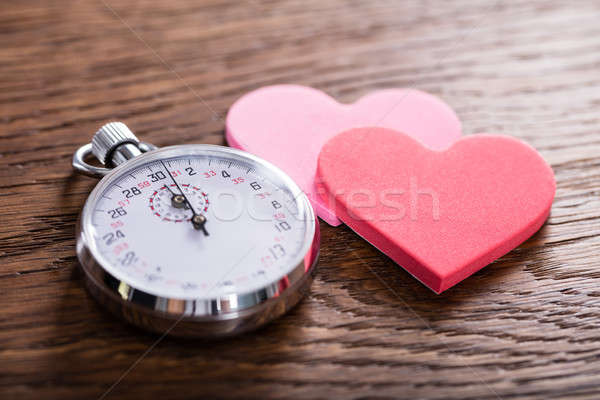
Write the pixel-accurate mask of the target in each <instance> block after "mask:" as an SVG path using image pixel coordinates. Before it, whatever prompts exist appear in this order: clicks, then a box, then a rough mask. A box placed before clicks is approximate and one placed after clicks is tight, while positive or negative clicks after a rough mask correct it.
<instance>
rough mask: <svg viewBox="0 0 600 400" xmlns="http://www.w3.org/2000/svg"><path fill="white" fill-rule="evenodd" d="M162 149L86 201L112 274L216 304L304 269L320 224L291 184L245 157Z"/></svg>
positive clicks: (159, 292)
mask: <svg viewBox="0 0 600 400" xmlns="http://www.w3.org/2000/svg"><path fill="white" fill-rule="evenodd" d="M206 147H213V146H206ZM163 150H168V151H166V152H165V151H162V150H161V151H159V152H157V153H155V154H148V155H147V156H151V157H143V158H141V159H140V160H132V161H130V162H128V164H130V165H131V166H130V167H128V166H127V164H126V165H125V166H124V167H123V168H120V169H119V171H118V172H117V173H116V174H114V175H112V176H109V177H107V178H105V180H103V181H102V182H101V183H100V184H99V186H98V188H97V189H96V190H97V194H96V195H95V196H91V197H90V200H88V203H86V207H85V209H84V215H83V223H84V230H85V231H86V234H87V235H88V239H87V240H88V241H89V242H90V248H91V250H92V252H93V254H94V255H95V257H96V258H97V259H98V261H99V262H100V264H101V265H102V266H103V268H105V269H106V270H107V271H108V272H109V273H110V274H111V275H113V276H114V277H115V278H117V279H118V280H120V281H123V282H126V283H127V284H128V285H130V286H131V287H134V288H135V289H138V290H142V291H144V292H146V293H149V294H152V295H155V296H161V297H168V298H180V299H210V298H220V297H225V296H227V295H230V294H237V295H240V294H246V293H251V292H253V291H256V290H259V289H261V288H263V287H265V286H267V285H270V284H273V283H276V282H277V281H279V280H280V279H282V278H285V276H286V275H287V274H288V273H290V272H291V271H292V270H293V269H294V268H296V267H297V265H298V264H299V263H302V261H303V257H304V255H305V254H306V252H307V251H308V249H309V247H310V244H311V241H312V239H313V236H314V232H315V225H314V224H315V220H314V216H313V213H312V209H311V207H310V205H309V203H308V200H307V198H306V196H305V195H304V194H302V193H301V192H300V191H299V189H298V188H297V186H296V185H295V184H293V183H292V182H291V181H289V178H287V177H286V176H285V175H283V174H282V173H281V172H280V171H279V170H277V169H274V168H272V167H269V166H268V165H265V164H262V163H257V162H256V161H255V160H253V159H250V158H247V157H245V156H243V155H240V154H238V153H237V152H232V151H219V150H215V149H214V147H213V148H211V149H209V150H202V148H201V146H195V147H193V146H179V147H174V148H167V149H163Z"/></svg>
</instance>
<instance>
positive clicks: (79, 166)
mask: <svg viewBox="0 0 600 400" xmlns="http://www.w3.org/2000/svg"><path fill="white" fill-rule="evenodd" d="M90 154H92V144H91V143H88V144H85V145H83V146H81V147H80V148H78V149H77V151H76V152H75V154H73V168H75V169H76V170H77V171H79V172H81V173H82V174H84V175H87V176H91V177H93V178H103V177H104V175H106V174H108V173H109V172H110V169H109V168H102V167H94V166H93V165H90V164H88V163H86V162H85V158H86V157H87V156H89V155H90Z"/></svg>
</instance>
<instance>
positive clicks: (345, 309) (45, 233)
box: [0, 0, 600, 399]
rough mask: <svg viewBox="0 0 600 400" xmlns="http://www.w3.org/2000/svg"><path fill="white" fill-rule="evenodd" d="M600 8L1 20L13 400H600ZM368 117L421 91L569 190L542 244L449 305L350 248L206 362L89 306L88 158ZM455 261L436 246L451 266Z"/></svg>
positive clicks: (218, 4)
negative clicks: (310, 102) (259, 103)
mask: <svg viewBox="0 0 600 400" xmlns="http://www.w3.org/2000/svg"><path fill="white" fill-rule="evenodd" d="M599 20H600V1H597V0H595V1H571V2H566V1H556V0H512V1H497V2H492V1H479V0H454V1H422V0H408V1H393V0H389V1H341V0H327V1H322V0H319V1H317V0H306V1H272V0H252V1H233V0H229V1H225V0H208V1H193V0H176V1H158V0H140V1H134V0H129V1H115V0H76V1H75V0H71V1H68V0H66V1H50V0H40V1H34V0H27V1H22V0H3V1H2V4H1V5H0V219H1V222H2V223H1V224H0V306H1V308H0V398H2V399H12V398H18V399H34V398H36V399H37V398H44V399H51V398H61V399H82V398H90V399H95V398H107V399H109V398H110V399H113V398H114V399H117V398H131V399H139V398H188V397H196V398H199V397H200V396H202V395H203V396H205V397H206V398H233V397H247V398H277V399H279V398H306V399H308V398H372V397H378V398H409V399H417V398H418V399H425V398H427V399H512V398H523V399H555V398H564V399H567V398H568V399H597V398H599V397H600V380H599V378H600V333H599V329H600V308H599V302H600V270H599V268H598V267H599V263H600V224H599V219H600V198H599V194H600V134H599V129H600V128H599V127H600V24H599V23H598V21H599ZM289 82H292V83H300V84H304V85H310V86H314V87H317V88H319V89H322V90H325V91H326V92H328V93H329V94H331V95H333V96H335V97H337V98H338V99H339V100H341V101H344V102H351V101H353V100H355V99H357V98H359V97H360V96H361V95H364V94H366V93H368V92H369V91H371V90H374V89H378V88H385V87H416V88H419V89H422V90H426V91H429V92H431V93H433V94H435V95H438V96H440V97H441V98H443V99H444V100H445V101H446V102H448V103H449V104H451V105H452V106H453V107H454V108H455V109H456V111H457V113H458V114H459V116H460V118H461V119H462V121H463V124H464V131H465V134H475V133H478V132H493V133H501V134H507V135H512V136H515V137H518V138H521V139H524V140H526V141H528V142H529V143H530V144H532V145H533V146H535V147H536V148H537V149H539V150H540V152H541V153H542V155H543V156H544V157H545V158H546V160H548V162H549V163H550V164H551V165H552V167H553V168H554V170H555V173H556V179H557V184H558V191H557V197H556V200H555V203H554V206H553V209H552V215H551V217H550V219H549V221H548V223H547V224H546V225H545V226H544V227H543V228H542V230H541V231H540V232H539V233H538V234H536V235H535V236H534V237H533V238H532V239H530V240H529V241H528V242H526V243H525V244H524V245H522V246H521V247H520V248H518V249H516V250H515V251H513V252H512V253H510V254H509V255H507V256H505V257H504V258H502V259H501V260H499V261H497V262H496V263H494V264H493V265H490V266H488V267H487V268H485V269H484V270H482V271H480V272H479V273H477V274H476V275H474V276H472V277H471V278H469V279H467V280H466V281H465V282H463V283H461V284H459V285H458V286H456V287H455V288H453V289H451V290H448V291H447V292H445V293H444V294H442V295H439V296H437V295H434V294H433V293H432V292H430V291H429V290H427V289H426V288H425V287H423V286H422V285H421V284H419V283H418V282H417V281H415V280H414V279H413V278H411V277H410V276H409V275H408V274H407V273H405V272H404V271H403V270H401V269H399V268H398V267H397V266H396V265H395V264H394V263H392V262H391V261H390V260H389V259H388V258H386V257H385V256H383V255H382V254H380V253H379V252H377V251H376V250H375V249H373V248H372V247H371V246H369V245H368V244H367V243H365V242H364V241H362V240H360V239H359V238H358V237H357V236H356V235H355V234H354V233H352V232H351V231H350V230H348V229H347V228H344V227H340V228H331V227H329V226H326V225H325V224H324V223H322V225H321V227H322V230H323V244H322V251H321V262H320V270H319V273H318V275H317V278H316V281H315V283H314V285H313V289H312V293H311V295H310V296H309V297H308V298H307V299H306V300H305V301H303V302H302V303H301V304H300V305H299V306H298V307H297V308H295V309H294V310H293V312H291V313H290V314H289V315H287V316H285V317H284V318H281V319H279V320H278V321H276V322H274V323H273V324H271V325H269V326H267V327H266V328H264V329H262V330H260V331H258V332H256V333H254V334H251V335H246V336H243V337H239V338H235V339H231V340H226V341H220V342H213V343H205V342H199V341H190V340H180V339H171V338H166V339H165V340H163V341H161V342H160V343H159V344H158V345H157V346H156V347H154V348H153V349H152V350H151V351H150V352H149V353H148V354H147V355H146V356H145V357H144V358H143V359H141V361H140V362H139V363H137V364H134V363H135V362H136V360H139V357H140V356H141V355H142V354H143V353H144V352H145V351H146V350H147V349H149V347H150V346H151V345H152V344H153V343H154V341H155V340H156V336H153V335H150V334H146V333H144V332H141V331H139V330H137V329H135V328H132V327H129V326H127V325H125V324H124V323H121V322H120V321H118V320H116V319H114V318H113V317H112V316H111V315H109V314H108V313H106V312H105V311H104V310H103V309H102V308H100V307H99V306H98V305H97V304H96V303H95V302H94V301H93V300H92V299H91V298H90V297H89V295H88V294H87V293H86V291H85V290H84V289H83V287H82V279H81V275H80V272H79V271H78V268H77V261H76V258H75V249H74V230H75V221H76V218H77V214H78V212H79V210H80V209H81V207H82V205H83V202H84V200H85V198H86V196H87V194H88V193H89V192H90V190H91V189H92V188H93V187H94V185H95V183H96V181H94V180H93V179H90V178H85V177H80V176H78V175H76V174H74V173H73V172H72V171H71V166H70V160H71V156H72V153H73V151H74V150H75V149H76V148H77V147H78V146H80V145H82V144H84V143H86V142H88V141H89V140H90V136H91V134H92V133H93V132H95V130H96V129H97V128H98V127H99V126H100V125H101V124H102V123H104V122H107V121H109V120H114V119H117V120H123V121H124V122H126V123H127V124H128V125H129V126H130V127H131V128H132V129H133V130H134V131H135V132H136V133H137V134H138V136H140V137H142V138H143V139H144V140H147V141H150V142H153V143H155V144H157V145H161V146H162V145H168V144H180V143H216V144H223V143H224V139H223V116H224V115H225V114H226V112H227V109H228V107H229V106H230V105H231V104H232V102H233V101H235V99H236V98H238V97H239V96H241V95H242V94H243V93H245V92H247V91H249V90H252V89H255V88H257V87H260V86H262V85H267V84H275V83H289ZM432 245H435V242H434V243H432Z"/></svg>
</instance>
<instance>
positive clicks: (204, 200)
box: [150, 183, 208, 222]
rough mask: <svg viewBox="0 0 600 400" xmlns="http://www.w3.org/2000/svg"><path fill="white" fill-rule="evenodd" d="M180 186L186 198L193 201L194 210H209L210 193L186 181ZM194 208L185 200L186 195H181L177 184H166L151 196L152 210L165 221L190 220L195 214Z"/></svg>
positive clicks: (203, 211) (200, 211)
mask: <svg viewBox="0 0 600 400" xmlns="http://www.w3.org/2000/svg"><path fill="white" fill-rule="evenodd" d="M179 186H180V187H181V190H182V191H183V194H184V195H185V199H187V200H189V201H190V203H192V204H191V207H192V208H193V210H194V211H195V212H197V213H202V214H204V213H206V211H207V210H208V195H207V194H206V193H204V192H203V191H202V190H201V189H200V188H198V187H196V186H192V185H190V184H185V183H184V184H180V185H179ZM192 208H190V204H188V203H187V201H185V200H184V196H182V195H181V193H180V192H179V189H178V188H177V185H175V184H171V185H164V186H162V187H161V188H160V189H158V190H156V191H154V193H152V196H150V210H152V213H153V214H154V215H156V216H157V217H159V218H160V219H162V220H163V221H170V222H184V221H190V220H191V219H192V217H193V216H194V211H192Z"/></svg>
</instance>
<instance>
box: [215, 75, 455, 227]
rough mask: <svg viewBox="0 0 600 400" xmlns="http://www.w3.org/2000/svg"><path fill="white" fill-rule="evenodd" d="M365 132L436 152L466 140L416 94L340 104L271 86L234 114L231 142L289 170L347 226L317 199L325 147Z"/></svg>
mask: <svg viewBox="0 0 600 400" xmlns="http://www.w3.org/2000/svg"><path fill="white" fill-rule="evenodd" d="M361 126H381V127H384V128H391V129H395V130H398V131H401V132H406V133H407V134H409V135H411V136H412V137H414V138H415V139H418V140H420V141H421V142H422V143H423V144H425V145H426V146H428V147H430V148H432V149H443V148H446V147H448V146H449V145H450V144H451V143H452V142H454V141H455V140H456V139H458V138H459V137H460V134H461V124H460V121H459V120H458V118H457V117H456V114H455V113H454V111H452V109H451V108H450V107H448V106H447V105H446V104H445V103H444V102H442V101H441V100H439V99H438V98H436V97H434V96H432V95H429V94H427V93H424V92H420V91H418V90H412V89H386V90H379V91H376V92H373V93H371V94H369V95H367V96H365V97H362V98H361V99H360V100H358V101H357V102H356V103H354V104H349V105H346V104H340V103H338V102H337V101H335V100H334V99H333V98H331V97H330V96H328V95H327V94H325V93H323V92H321V91H319V90H316V89H313V88H310V87H306V86H297V85H277V86H267V87H263V88H260V89H257V90H255V91H253V92H250V93H248V94H246V95H244V96H243V97H241V98H240V99H239V100H237V101H236V102H235V103H234V104H233V105H232V106H231V108H230V110H229V112H228V114H227V120H226V123H225V131H226V136H227V142H228V143H229V145H230V146H232V147H236V148H238V149H242V150H245V151H248V152H250V153H253V154H256V155H257V156H259V157H262V158H264V159H266V160H268V161H270V162H272V163H273V164H275V165H277V166H278V167H279V168H281V169H282V170H284V171H285V172H286V173H287V174H288V175H290V176H291V177H292V179H294V181H295V182H296V183H297V184H298V185H299V186H300V188H301V189H302V190H303V191H304V192H305V193H306V194H307V196H308V198H309V199H310V200H311V203H312V204H313V207H314V208H315V212H316V213H317V215H318V216H319V217H321V218H322V219H323V220H325V221H326V222H327V223H329V224H330V225H333V226H337V225H339V224H340V223H341V222H340V220H339V219H338V218H337V217H336V216H335V213H333V212H332V211H331V210H330V209H329V208H328V207H327V205H326V204H325V203H323V201H322V200H321V197H320V196H319V195H318V193H317V188H316V185H315V174H316V170H317V159H318V157H319V152H320V151H321V148H322V147H323V145H324V144H325V143H326V142H327V140H329V139H330V138H332V137H333V136H335V135H336V134H338V133H340V132H343V131H345V130H348V129H352V128H357V127H361Z"/></svg>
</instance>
